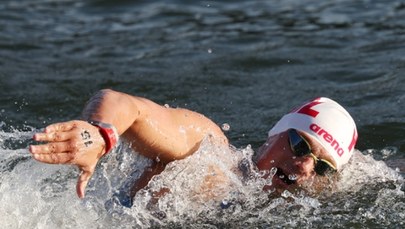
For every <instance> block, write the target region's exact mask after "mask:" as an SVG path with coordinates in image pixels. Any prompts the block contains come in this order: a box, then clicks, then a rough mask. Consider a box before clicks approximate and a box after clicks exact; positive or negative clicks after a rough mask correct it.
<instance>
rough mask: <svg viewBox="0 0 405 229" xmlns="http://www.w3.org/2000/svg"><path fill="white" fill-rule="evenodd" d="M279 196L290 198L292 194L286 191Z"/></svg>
mask: <svg viewBox="0 0 405 229" xmlns="http://www.w3.org/2000/svg"><path fill="white" fill-rule="evenodd" d="M281 196H282V197H284V198H288V197H292V193H291V192H289V191H287V190H284V192H283V193H281Z"/></svg>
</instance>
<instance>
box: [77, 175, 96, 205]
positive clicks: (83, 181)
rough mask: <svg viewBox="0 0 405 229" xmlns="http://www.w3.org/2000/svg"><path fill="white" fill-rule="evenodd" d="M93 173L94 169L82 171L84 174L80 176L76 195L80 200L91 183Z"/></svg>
mask: <svg viewBox="0 0 405 229" xmlns="http://www.w3.org/2000/svg"><path fill="white" fill-rule="evenodd" d="M93 172H94V168H92V169H90V170H89V171H86V170H82V173H81V174H80V176H79V179H78V180H77V185H76V193H77V196H78V197H79V198H83V197H84V194H85V189H86V187H87V184H88V183H89V180H90V178H91V176H92V175H93Z"/></svg>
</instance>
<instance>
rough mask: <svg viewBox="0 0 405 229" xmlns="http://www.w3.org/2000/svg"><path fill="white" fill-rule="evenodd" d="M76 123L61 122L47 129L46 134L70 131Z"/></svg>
mask: <svg viewBox="0 0 405 229" xmlns="http://www.w3.org/2000/svg"><path fill="white" fill-rule="evenodd" d="M76 125H77V124H76V121H68V122H60V123H55V124H51V125H49V126H47V127H46V128H45V133H51V132H56V131H62V132H63V131H69V130H72V129H73V128H74V127H75V126H76Z"/></svg>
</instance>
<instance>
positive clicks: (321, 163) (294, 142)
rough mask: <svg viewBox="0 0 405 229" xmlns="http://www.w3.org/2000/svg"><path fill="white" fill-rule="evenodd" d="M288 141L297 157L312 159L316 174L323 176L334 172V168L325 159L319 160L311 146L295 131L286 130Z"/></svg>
mask: <svg viewBox="0 0 405 229" xmlns="http://www.w3.org/2000/svg"><path fill="white" fill-rule="evenodd" d="M288 139H289V142H290V146H291V150H292V152H293V154H294V155H295V156H297V157H303V156H311V157H312V158H313V159H314V163H315V166H314V171H315V172H316V174H318V175H321V176H324V175H325V174H326V173H328V172H335V171H336V168H335V166H333V164H332V163H331V162H329V161H327V160H325V159H319V158H318V157H316V156H315V155H314V154H313V153H312V150H311V146H310V145H309V143H308V142H307V140H305V138H303V137H302V136H301V135H300V134H299V133H298V131H297V130H296V129H289V130H288Z"/></svg>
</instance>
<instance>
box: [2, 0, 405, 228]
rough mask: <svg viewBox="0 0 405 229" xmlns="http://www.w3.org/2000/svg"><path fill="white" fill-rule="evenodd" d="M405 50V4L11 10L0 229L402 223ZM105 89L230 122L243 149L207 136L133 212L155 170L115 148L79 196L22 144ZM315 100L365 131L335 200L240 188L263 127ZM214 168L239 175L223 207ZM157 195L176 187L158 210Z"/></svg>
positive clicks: (69, 171)
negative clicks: (208, 192) (134, 187)
mask: <svg viewBox="0 0 405 229" xmlns="http://www.w3.org/2000/svg"><path fill="white" fill-rule="evenodd" d="M404 44H405V2H404V1H394V0H393V1H383V0H358V1H352V0H334V1H331V0H326V1H315V0H300V1H293V0H268V1H265V0H260V1H256V0H249V1H180V0H177V1H175V0H171V1H170V0H169V1H129V0H119V1H113V0H98V1H96V0H89V1H73V0H61V1H53V0H19V1H14V0H13V1H11V0H3V1H1V3H0V203H1V205H0V226H1V227H2V228H142V227H167V226H171V227H189V228H219V227H242V226H243V227H260V228H278V227H280V228H285V227H287V228H323V227H330V228H370V227H372V228H404V227H405V225H404V222H405V203H404V202H405V197H404V189H405V188H404V181H403V176H404V173H405V172H404V171H405V109H404V107H405V106H404V104H405V56H404V53H405V45H404ZM102 88H112V89H115V90H119V91H124V92H127V93H129V94H134V95H138V96H145V97H148V98H150V99H152V100H154V101H156V102H158V103H161V104H169V105H170V106H172V107H177V106H178V107H185V108H189V109H192V110H195V111H198V112H201V113H203V114H205V115H206V116H208V117H210V118H211V119H213V120H214V121H215V122H216V123H218V124H219V125H222V124H224V123H226V124H229V125H230V130H229V131H227V132H226V134H227V136H228V137H229V139H230V142H231V143H232V144H233V145H234V146H235V148H232V149H223V148H218V147H217V146H215V145H214V144H212V143H211V142H210V140H209V139H207V140H206V141H205V142H204V144H203V145H202V146H201V147H200V149H199V151H198V152H197V153H196V154H195V155H193V156H191V157H189V158H187V159H185V160H182V161H177V162H175V163H172V164H171V165H169V168H168V169H166V171H165V172H164V173H162V175H160V176H159V177H157V178H156V179H154V180H153V181H152V182H151V183H150V184H149V186H148V189H147V190H144V191H142V192H140V193H138V195H137V196H136V197H135V199H134V204H133V205H132V207H128V206H127V205H128V203H126V202H125V190H127V189H128V187H129V186H130V184H131V183H132V182H133V181H134V179H136V177H137V176H139V173H140V171H142V168H144V167H145V166H147V165H148V163H150V162H149V161H148V160H147V159H145V158H142V157H140V156H138V155H137V154H136V153H134V152H132V151H131V150H129V148H128V146H127V145H126V144H125V143H122V144H120V146H119V147H118V148H117V150H115V151H114V152H113V153H112V154H110V155H109V156H108V157H106V158H104V159H103V161H102V162H101V163H100V165H99V166H98V168H97V174H96V175H95V177H93V179H92V181H91V183H90V184H89V190H88V193H87V197H86V198H85V199H84V200H79V199H78V198H77V197H76V196H75V182H76V177H77V175H78V171H77V170H76V169H75V168H73V167H68V166H56V165H53V166H50V165H45V164H40V163H38V162H36V161H34V160H33V159H32V158H31V157H30V154H29V152H28V150H27V146H28V144H30V143H31V137H32V135H33V134H34V133H35V132H38V131H40V130H41V128H43V127H44V126H46V125H47V124H50V123H53V122H58V121H65V120H70V119H75V118H78V117H79V116H80V112H81V109H82V107H83V105H84V103H85V102H86V100H87V99H88V98H89V97H90V96H91V95H92V94H93V93H94V92H96V91H97V90H99V89H102ZM319 96H326V97H330V98H333V99H335V100H337V101H338V102H339V103H341V104H342V105H343V106H345V107H346V108H347V109H348V110H349V112H350V113H351V114H352V116H353V117H354V119H355V121H356V123H357V126H358V131H359V140H358V144H357V146H356V148H357V149H358V151H356V154H355V156H354V158H353V160H351V162H350V163H349V165H348V166H347V167H346V168H345V169H344V170H343V171H342V173H341V175H340V180H339V181H338V182H337V187H336V188H335V189H334V191H332V192H326V191H325V192H324V193H321V194H320V195H316V196H314V195H311V194H309V193H287V192H286V193H283V195H282V196H278V197H273V196H271V195H269V194H268V193H263V192H262V191H261V187H262V186H263V184H264V183H265V182H266V181H264V180H262V179H260V178H258V177H257V176H252V177H250V178H249V179H248V180H243V179H242V178H240V176H238V175H237V172H235V168H236V167H237V166H238V165H239V164H240V161H243V160H247V161H249V158H250V156H251V154H252V153H253V151H254V150H255V149H256V148H257V147H259V146H260V145H261V144H262V143H263V142H264V140H265V138H266V134H267V131H268V129H269V128H270V127H271V126H272V125H273V124H274V123H275V122H276V121H277V120H278V119H279V118H280V117H281V116H282V115H283V114H284V113H286V112H288V111H289V110H291V108H293V107H294V106H296V105H298V104H301V103H302V102H303V101H306V100H309V99H312V98H314V97H319ZM223 154H231V155H233V156H232V157H229V158H226V159H223V158H222V156H221V155H223ZM209 164H213V165H216V166H219V167H220V168H222V169H223V170H224V171H225V172H226V175H227V177H228V178H229V180H230V181H231V183H230V184H229V187H231V188H230V189H229V188H228V189H227V190H226V191H225V193H226V194H224V195H223V196H221V195H219V194H218V193H220V192H218V193H214V195H216V194H218V195H219V197H218V198H209V197H207V196H204V195H201V194H199V192H198V187H199V184H200V182H201V178H202V177H204V175H206V174H207V173H209V171H208V170H207V165H209ZM190 165H193V166H190ZM160 188H169V189H170V190H172V192H171V193H170V194H168V195H165V196H164V197H162V198H160V199H158V200H154V199H153V198H152V196H151V193H152V192H153V190H159V189H160ZM219 188H220V189H221V187H219ZM225 189H226V188H225ZM230 190H231V191H230ZM218 199H219V200H218Z"/></svg>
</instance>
